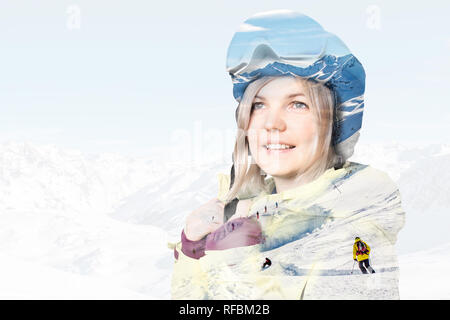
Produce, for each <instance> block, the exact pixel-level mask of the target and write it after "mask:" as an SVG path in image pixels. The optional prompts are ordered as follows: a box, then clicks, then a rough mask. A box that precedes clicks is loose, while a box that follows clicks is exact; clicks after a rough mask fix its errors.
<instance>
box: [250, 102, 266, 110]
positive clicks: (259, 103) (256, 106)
mask: <svg viewBox="0 0 450 320" xmlns="http://www.w3.org/2000/svg"><path fill="white" fill-rule="evenodd" d="M262 107H264V104H263V103H262V102H255V103H254V104H253V105H252V110H258V109H261V108H262Z"/></svg>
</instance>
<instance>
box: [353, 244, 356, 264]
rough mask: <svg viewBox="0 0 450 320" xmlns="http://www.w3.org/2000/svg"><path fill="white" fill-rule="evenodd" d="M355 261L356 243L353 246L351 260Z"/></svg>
mask: <svg viewBox="0 0 450 320" xmlns="http://www.w3.org/2000/svg"><path fill="white" fill-rule="evenodd" d="M355 259H356V243H355V244H354V245H353V260H355Z"/></svg>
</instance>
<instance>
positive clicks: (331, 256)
mask: <svg viewBox="0 0 450 320" xmlns="http://www.w3.org/2000/svg"><path fill="white" fill-rule="evenodd" d="M218 177H219V192H218V198H219V199H220V200H222V201H223V199H224V198H223V197H224V196H225V194H226V192H227V191H228V189H229V185H230V176H229V175H226V174H219V175H218ZM266 179H267V183H268V184H269V186H270V185H273V186H274V181H273V178H272V177H269V178H266ZM268 190H270V189H268ZM238 199H240V200H242V199H251V202H252V203H251V205H250V207H249V211H248V217H249V218H248V219H252V221H255V219H256V212H259V219H256V220H257V221H258V223H259V225H260V227H261V237H260V239H261V241H258V242H257V243H255V242H250V245H243V243H245V241H243V242H242V241H241V242H240V244H238V246H237V247H235V248H234V247H232V246H230V245H227V246H223V247H220V246H214V241H216V240H217V241H224V240H226V238H227V237H228V236H231V235H232V234H233V232H242V230H245V228H237V229H235V230H231V231H229V230H228V229H227V228H228V227H229V222H227V223H226V224H225V225H224V226H223V227H222V233H220V232H219V234H220V236H218V235H217V234H214V235H211V236H208V237H209V243H210V245H209V246H208V245H207V244H205V246H204V247H205V250H204V254H203V255H202V256H201V257H200V258H198V259H196V258H192V257H190V256H188V255H186V254H185V253H183V250H182V243H181V241H180V242H178V243H177V244H176V247H175V256H176V258H177V259H175V262H174V269H173V274H172V283H171V293H172V299H258V300H259V299H361V298H362V299H398V298H399V293H398V263H397V257H396V252H395V243H396V239H397V233H398V232H399V230H400V229H401V228H402V227H403V225H404V212H403V210H402V208H401V199H400V194H399V190H398V188H397V186H396V185H395V183H394V182H393V181H392V180H391V179H390V178H389V176H388V175H387V174H385V173H383V172H381V171H379V170H377V169H374V168H372V167H370V166H367V165H363V164H359V163H354V162H346V163H345V165H344V166H343V167H342V168H340V169H334V168H330V169H328V170H327V171H325V172H324V173H323V174H322V175H321V176H320V177H319V178H317V179H316V180H314V181H312V182H310V183H307V184H304V185H301V186H299V187H296V188H293V189H290V190H286V191H283V192H279V193H274V194H270V193H267V192H265V191H263V192H261V193H260V194H257V195H254V194H251V193H248V194H240V195H239V196H238ZM265 207H267V212H265V210H264V208H265ZM224 230H225V231H226V230H228V231H227V232H225V231H224ZM240 230H241V231H240ZM254 231H255V230H253V231H252V232H253V233H254ZM355 236H361V237H363V238H364V239H367V241H369V242H370V243H371V244H372V246H374V247H376V248H377V250H376V252H374V254H373V255H372V265H374V267H376V268H377V273H376V274H373V275H371V279H368V278H363V279H362V278H361V277H362V276H364V275H359V274H352V272H351V269H352V265H353V260H351V259H349V257H350V256H351V251H350V250H351V246H350V245H349V244H352V243H353V239H354V238H355ZM208 237H207V238H208ZM235 237H236V236H235ZM214 238H217V239H216V240H214ZM236 238H237V239H240V238H241V237H236ZM208 248H209V249H208ZM266 258H269V259H270V260H271V262H272V263H271V266H270V267H266V268H262V265H263V263H264V261H265V259H266ZM375 277H376V279H375Z"/></svg>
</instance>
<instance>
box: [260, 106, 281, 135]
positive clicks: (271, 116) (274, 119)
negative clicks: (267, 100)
mask: <svg viewBox="0 0 450 320" xmlns="http://www.w3.org/2000/svg"><path fill="white" fill-rule="evenodd" d="M264 128H265V129H266V130H267V131H271V130H278V131H284V130H286V122H285V121H284V119H283V116H282V111H281V110H277V109H275V108H273V109H272V110H270V111H269V112H268V113H267V116H266V119H265V123H264Z"/></svg>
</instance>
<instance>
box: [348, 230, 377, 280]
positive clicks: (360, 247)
mask: <svg viewBox="0 0 450 320" xmlns="http://www.w3.org/2000/svg"><path fill="white" fill-rule="evenodd" d="M369 255H370V247H369V245H368V244H367V243H365V242H364V241H362V240H361V239H360V238H359V237H356V238H355V243H354V244H353V260H355V261H358V264H359V269H361V272H362V273H364V274H367V273H368V272H367V271H369V272H370V273H375V270H373V268H372V267H371V266H370V264H369ZM366 268H367V269H366Z"/></svg>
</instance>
